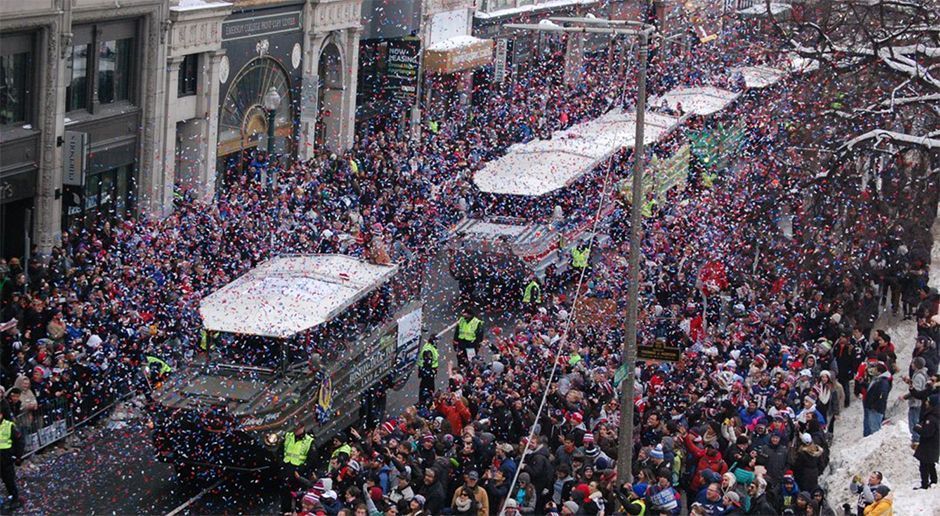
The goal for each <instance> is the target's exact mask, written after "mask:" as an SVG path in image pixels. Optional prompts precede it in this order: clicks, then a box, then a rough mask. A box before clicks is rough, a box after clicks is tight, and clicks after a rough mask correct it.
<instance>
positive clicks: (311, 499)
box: [303, 491, 320, 505]
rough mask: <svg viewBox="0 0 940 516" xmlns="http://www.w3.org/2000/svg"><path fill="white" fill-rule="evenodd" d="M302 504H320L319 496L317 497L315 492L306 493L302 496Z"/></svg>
mask: <svg viewBox="0 0 940 516" xmlns="http://www.w3.org/2000/svg"><path fill="white" fill-rule="evenodd" d="M303 502H304V503H309V504H314V505H315V504H317V503H319V502H320V495H318V494H317V493H316V491H307V492H306V493H305V494H304V497H303Z"/></svg>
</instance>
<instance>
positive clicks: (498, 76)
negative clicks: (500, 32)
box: [493, 38, 509, 82]
mask: <svg viewBox="0 0 940 516" xmlns="http://www.w3.org/2000/svg"><path fill="white" fill-rule="evenodd" d="M508 60H509V40H508V39H506V38H499V39H497V40H496V59H495V60H494V61H493V80H494V81H496V82H504V81H505V80H506V65H507V63H508Z"/></svg>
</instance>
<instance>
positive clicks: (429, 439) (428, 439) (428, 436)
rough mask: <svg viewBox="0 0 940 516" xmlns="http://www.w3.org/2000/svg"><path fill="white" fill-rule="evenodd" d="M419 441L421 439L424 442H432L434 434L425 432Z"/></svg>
mask: <svg viewBox="0 0 940 516" xmlns="http://www.w3.org/2000/svg"><path fill="white" fill-rule="evenodd" d="M421 441H422V442H426V443H433V442H434V434H425V436H424V437H422V438H421Z"/></svg>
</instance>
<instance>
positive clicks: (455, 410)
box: [435, 399, 470, 435]
mask: <svg viewBox="0 0 940 516" xmlns="http://www.w3.org/2000/svg"><path fill="white" fill-rule="evenodd" d="M435 408H436V409H437V411H438V412H440V413H441V415H443V416H444V417H445V418H446V419H447V421H448V422H450V428H451V432H452V433H453V434H454V435H459V434H460V431H461V430H463V425H465V424H467V423H469V422H470V410H468V409H467V406H466V405H464V404H463V401H462V400H460V399H458V400H457V402H456V403H454V404H453V405H448V404H446V403H441V402H437V405H436V406H435Z"/></svg>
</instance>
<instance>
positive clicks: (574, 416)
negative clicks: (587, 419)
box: [568, 412, 584, 425]
mask: <svg viewBox="0 0 940 516" xmlns="http://www.w3.org/2000/svg"><path fill="white" fill-rule="evenodd" d="M568 419H570V420H571V422H572V423H574V424H576V425H579V424H581V422H582V421H584V416H582V415H581V413H580V412H572V413H571V414H568Z"/></svg>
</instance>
